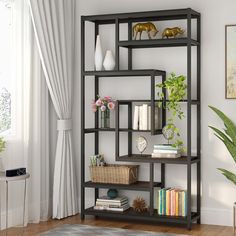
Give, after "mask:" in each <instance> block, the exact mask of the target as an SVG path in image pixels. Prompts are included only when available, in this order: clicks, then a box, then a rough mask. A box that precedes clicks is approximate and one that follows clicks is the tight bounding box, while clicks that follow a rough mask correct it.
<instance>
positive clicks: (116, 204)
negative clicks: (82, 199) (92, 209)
mask: <svg viewBox="0 0 236 236" xmlns="http://www.w3.org/2000/svg"><path fill="white" fill-rule="evenodd" d="M127 203H128V200H127V201H122V202H113V203H111V202H106V201H96V206H108V207H122V206H124V205H126V204H127Z"/></svg>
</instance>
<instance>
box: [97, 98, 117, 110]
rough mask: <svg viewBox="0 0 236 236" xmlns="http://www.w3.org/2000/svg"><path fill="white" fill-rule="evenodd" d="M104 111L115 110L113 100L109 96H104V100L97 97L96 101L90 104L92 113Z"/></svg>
mask: <svg viewBox="0 0 236 236" xmlns="http://www.w3.org/2000/svg"><path fill="white" fill-rule="evenodd" d="M99 109H100V110H101V111H106V110H107V109H109V110H114V109H115V100H113V99H112V98H111V97H110V96H105V97H104V98H101V97H99V96H98V99H97V100H96V101H95V100H94V101H93V102H92V110H93V112H96V111H97V110H99Z"/></svg>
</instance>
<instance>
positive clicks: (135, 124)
mask: <svg viewBox="0 0 236 236" xmlns="http://www.w3.org/2000/svg"><path fill="white" fill-rule="evenodd" d="M138 121H139V106H135V107H134V120H133V129H134V130H138V129H139V124H138V123H139V122H138Z"/></svg>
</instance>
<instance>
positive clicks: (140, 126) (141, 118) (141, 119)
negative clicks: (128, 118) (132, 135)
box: [138, 106, 143, 130]
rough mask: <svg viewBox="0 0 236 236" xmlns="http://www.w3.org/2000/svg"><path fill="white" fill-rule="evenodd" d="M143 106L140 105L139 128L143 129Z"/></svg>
mask: <svg viewBox="0 0 236 236" xmlns="http://www.w3.org/2000/svg"><path fill="white" fill-rule="evenodd" d="M142 114H143V106H139V122H138V123H139V130H143V115H142Z"/></svg>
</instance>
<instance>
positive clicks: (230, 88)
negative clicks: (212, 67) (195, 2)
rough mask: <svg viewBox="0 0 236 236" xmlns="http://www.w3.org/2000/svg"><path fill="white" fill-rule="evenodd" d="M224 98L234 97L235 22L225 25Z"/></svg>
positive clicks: (235, 89)
mask: <svg viewBox="0 0 236 236" xmlns="http://www.w3.org/2000/svg"><path fill="white" fill-rule="evenodd" d="M225 98H226V99H236V24H231V25H226V26H225Z"/></svg>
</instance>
